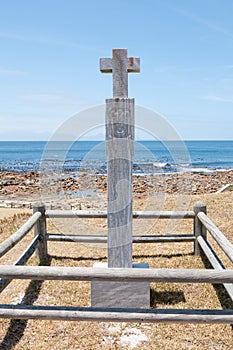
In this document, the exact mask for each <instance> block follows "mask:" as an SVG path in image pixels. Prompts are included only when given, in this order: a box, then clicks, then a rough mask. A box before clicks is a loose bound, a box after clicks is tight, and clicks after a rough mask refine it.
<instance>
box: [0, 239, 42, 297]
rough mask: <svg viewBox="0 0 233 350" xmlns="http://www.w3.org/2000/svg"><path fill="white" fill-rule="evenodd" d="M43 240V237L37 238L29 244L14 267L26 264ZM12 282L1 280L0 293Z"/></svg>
mask: <svg viewBox="0 0 233 350" xmlns="http://www.w3.org/2000/svg"><path fill="white" fill-rule="evenodd" d="M41 240H42V236H36V237H35V238H34V239H33V241H32V242H31V243H30V244H29V246H28V247H27V249H26V250H25V251H24V252H23V254H22V255H21V256H20V257H19V258H18V260H16V261H15V263H14V266H21V265H24V264H26V262H27V261H28V260H29V259H30V257H31V256H32V254H33V253H34V252H35V250H36V248H37V247H38V245H39V243H40V242H41ZM11 281H12V279H6V278H1V279H0V293H1V292H2V291H3V290H4V289H5V288H6V287H7V286H8V284H9V283H10V282H11Z"/></svg>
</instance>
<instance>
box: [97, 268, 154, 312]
mask: <svg viewBox="0 0 233 350" xmlns="http://www.w3.org/2000/svg"><path fill="white" fill-rule="evenodd" d="M94 267H99V268H106V269H107V268H108V267H107V263H95V264H94ZM133 268H149V265H148V264H143V263H138V264H133ZM91 306H92V307H112V308H121V307H122V308H141V307H145V308H149V307H150V283H147V282H130V283H128V282H91Z"/></svg>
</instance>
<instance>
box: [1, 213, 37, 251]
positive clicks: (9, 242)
mask: <svg viewBox="0 0 233 350" xmlns="http://www.w3.org/2000/svg"><path fill="white" fill-rule="evenodd" d="M41 215H42V214H41V213H39V212H37V213H35V214H33V215H32V216H31V217H30V219H28V221H27V222H25V224H23V226H21V227H20V229H18V231H16V232H15V233H13V234H12V235H11V236H10V237H9V238H7V239H6V240H5V241H3V242H2V243H1V244H0V257H2V256H3V255H4V254H6V253H7V252H8V251H9V250H10V249H11V248H13V247H14V246H15V245H16V244H17V243H18V242H19V241H21V239H23V238H24V237H25V236H26V234H27V233H28V232H29V231H30V230H31V229H32V228H33V226H34V225H35V224H36V222H37V221H38V220H39V218H40V217H41Z"/></svg>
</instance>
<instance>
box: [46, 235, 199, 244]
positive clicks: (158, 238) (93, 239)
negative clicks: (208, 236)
mask: <svg viewBox="0 0 233 350" xmlns="http://www.w3.org/2000/svg"><path fill="white" fill-rule="evenodd" d="M45 237H46V239H47V240H48V241H53V242H79V243H107V241H108V236H106V235H105V236H98V235H75V234H63V233H62V234H60V233H57V234H56V233H48V234H46V236H45ZM132 239H133V243H162V242H193V241H195V239H196V238H195V236H194V235H192V234H177V235H151V236H149V235H148V236H146V235H145V236H133V237H132Z"/></svg>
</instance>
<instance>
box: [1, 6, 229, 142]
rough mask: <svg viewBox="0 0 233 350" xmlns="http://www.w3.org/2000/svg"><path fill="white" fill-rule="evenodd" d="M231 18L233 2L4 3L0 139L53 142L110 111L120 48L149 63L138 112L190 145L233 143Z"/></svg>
mask: <svg viewBox="0 0 233 350" xmlns="http://www.w3.org/2000/svg"><path fill="white" fill-rule="evenodd" d="M232 14H233V1H232V0H221V1H220V0H189V1H187V0H170V1H169V0H132V1H131V0H128V1H127V0H118V1H111V0H98V1H94V0H92V1H91V0H86V1H83V0H82V1H79V0H37V1H36V0H34V1H33V0H20V1H19V0H7V1H5V0H0V47H1V54H0V80H1V84H0V123H1V128H0V140H32V139H34V140H46V139H49V138H50V137H51V135H52V134H53V133H54V132H55V130H56V129H57V128H58V127H59V126H60V125H62V123H64V122H65V121H66V120H67V119H68V118H69V117H70V116H72V115H74V114H75V113H78V112H79V111H82V110H84V109H86V108H90V107H92V106H95V105H99V104H104V102H105V98H108V97H111V96H112V79H111V75H110V74H108V75H105V74H104V75H103V74H101V73H100V72H99V58H100V57H110V56H111V50H112V48H128V54H129V56H140V58H141V73H140V74H130V75H129V96H130V97H134V98H135V99H136V103H137V104H138V105H140V106H144V107H146V108H149V109H152V110H154V111H156V112H158V113H160V114H161V115H163V116H165V118H166V119H167V121H168V122H169V123H171V124H172V125H173V127H174V128H175V129H176V130H177V132H178V133H179V134H180V136H181V137H182V138H183V139H232V132H233V21H232ZM82 122H83V123H85V120H83V121H82Z"/></svg>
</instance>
